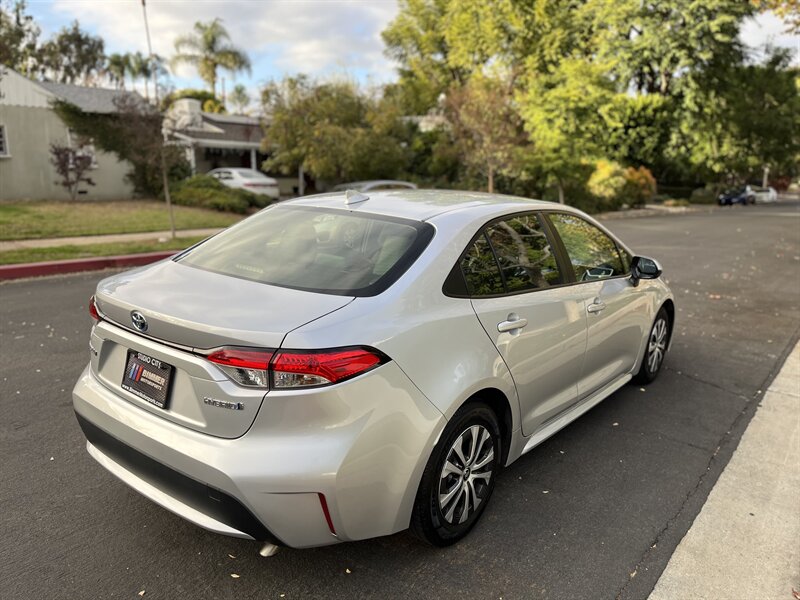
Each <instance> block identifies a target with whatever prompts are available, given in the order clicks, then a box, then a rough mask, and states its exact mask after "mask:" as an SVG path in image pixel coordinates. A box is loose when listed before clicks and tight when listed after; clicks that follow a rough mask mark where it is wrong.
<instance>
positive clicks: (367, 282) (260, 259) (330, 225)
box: [176, 205, 434, 296]
mask: <svg viewBox="0 0 800 600" xmlns="http://www.w3.org/2000/svg"><path fill="white" fill-rule="evenodd" d="M433 233H434V230H433V227H432V226H430V225H428V224H426V223H422V222H419V221H411V220H407V219H395V218H389V217H383V216H378V215H371V214H367V213H355V212H351V211H344V210H342V211H339V210H327V209H318V208H311V207H299V206H287V205H284V206H276V207H274V208H271V209H268V210H265V211H262V212H260V213H258V214H257V215H254V216H252V217H250V218H249V219H246V220H245V221H243V222H242V223H241V224H239V225H237V226H235V227H232V228H230V229H228V230H226V231H224V232H222V233H220V234H219V235H217V236H215V237H213V238H211V239H210V240H208V241H206V242H204V243H202V244H200V245H199V246H197V247H195V248H193V249H191V250H189V251H188V252H186V253H184V254H182V255H181V256H179V257H178V258H177V259H176V260H178V261H179V262H181V263H182V264H185V265H190V266H193V267H198V268H201V269H205V270H208V271H213V272H215V273H221V274H223V275H231V276H234V277H240V278H243V279H250V280H252V281H258V282H261V283H267V284H271V285H277V286H281V287H288V288H294V289H301V290H307V291H312V292H319V293H326V294H338V295H346V296H374V295H376V294H379V293H381V292H382V291H384V290H385V289H386V288H388V287H389V286H390V285H391V284H392V283H394V282H395V281H396V280H397V279H398V278H399V277H400V275H402V274H403V273H404V272H405V271H406V269H408V267H409V266H411V264H412V263H413V262H414V260H416V258H417V257H418V256H419V255H420V253H421V252H422V251H423V250H424V249H425V247H426V246H427V244H428V242H429V241H430V240H431V238H432V237H433Z"/></svg>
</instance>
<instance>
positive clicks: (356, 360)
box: [270, 348, 386, 389]
mask: <svg viewBox="0 0 800 600" xmlns="http://www.w3.org/2000/svg"><path fill="white" fill-rule="evenodd" d="M384 362H386V358H385V357H384V356H383V355H382V354H381V353H379V352H378V351H377V350H372V349H369V348H341V349H337V350H322V351H315V352H308V351H303V350H279V351H278V352H277V353H276V354H275V356H274V357H273V359H272V363H271V364H270V370H271V371H272V375H273V380H272V382H273V386H274V387H275V388H276V389H280V388H299V387H310V386H318V385H328V384H332V383H339V382H340V381H344V380H345V379H350V378H351V377H355V376H356V375H360V374H361V373H364V372H366V371H369V370H370V369H372V368H374V367H376V366H378V365H380V364H383V363H384Z"/></svg>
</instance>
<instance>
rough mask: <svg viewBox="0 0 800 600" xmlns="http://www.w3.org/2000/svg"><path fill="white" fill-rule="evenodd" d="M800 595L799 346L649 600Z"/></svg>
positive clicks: (789, 598) (789, 599)
mask: <svg viewBox="0 0 800 600" xmlns="http://www.w3.org/2000/svg"><path fill="white" fill-rule="evenodd" d="M792 589H795V590H797V591H800V343H798V344H797V345H796V346H795V347H794V349H793V350H792V353H791V354H790V355H789V357H788V358H787V359H786V363H785V364H784V365H783V367H782V368H781V371H780V373H779V374H778V376H777V377H776V378H775V380H774V381H773V382H772V385H770V387H769V389H768V390H767V391H766V393H765V394H764V396H763V398H762V400H761V403H760V404H759V407H758V410H757V411H756V413H755V415H754V416H753V420H752V421H751V422H750V424H749V425H748V427H747V430H746V431H745V433H744V435H743V436H742V439H741V441H740V442H739V447H738V448H737V449H736V451H735V452H734V454H733V456H732V457H731V460H730V462H729V463H728V465H727V466H726V467H725V470H724V471H723V472H722V475H720V478H719V480H718V481H717V483H716V484H715V485H714V488H713V489H712V490H711V493H710V494H709V496H708V499H707V500H706V503H705V505H704V506H703V509H702V510H701V511H700V514H699V515H697V518H696V519H695V521H694V523H693V524H692V526H691V528H690V529H689V531H688V532H687V533H686V535H685V536H684V538H683V540H682V541H681V543H680V544H679V545H678V547H677V548H676V550H675V552H674V553H673V555H672V558H670V561H669V563H668V564H667V567H666V569H664V572H663V573H662V574H661V578H660V579H659V580H658V583H657V584H656V586H655V588H654V589H653V592H652V594H651V595H650V598H649V600H689V599H700V598H702V599H706V598H708V599H713V600H718V599H723V598H725V599H728V598H731V599H733V598H737V599H738V598H758V599H759V600H766V599H772V598H775V599H777V600H792V598H793V597H794V596H793V595H792Z"/></svg>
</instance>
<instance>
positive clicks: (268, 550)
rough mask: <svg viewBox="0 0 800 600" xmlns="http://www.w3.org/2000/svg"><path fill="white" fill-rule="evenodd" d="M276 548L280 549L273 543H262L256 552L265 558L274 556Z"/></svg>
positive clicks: (276, 551)
mask: <svg viewBox="0 0 800 600" xmlns="http://www.w3.org/2000/svg"><path fill="white" fill-rule="evenodd" d="M278 550H280V547H278V546H276V545H275V544H264V547H263V548H261V550H259V551H258V553H259V554H260V555H261V556H263V557H264V558H267V557H269V556H275V555H276V554H277V553H278Z"/></svg>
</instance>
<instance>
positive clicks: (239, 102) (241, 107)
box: [228, 83, 250, 115]
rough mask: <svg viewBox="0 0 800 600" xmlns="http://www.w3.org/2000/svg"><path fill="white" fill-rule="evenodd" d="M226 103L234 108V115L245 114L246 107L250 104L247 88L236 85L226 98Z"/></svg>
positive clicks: (239, 84)
mask: <svg viewBox="0 0 800 600" xmlns="http://www.w3.org/2000/svg"><path fill="white" fill-rule="evenodd" d="M228 101H229V102H230V103H231V105H233V106H234V107H235V108H236V112H235V113H234V114H237V115H243V114H245V109H246V108H247V105H248V104H250V94H248V93H247V88H245V87H244V86H243V85H242V84H241V83H237V84H236V86H234V88H233V91H232V92H231V93H230V95H229V96H228Z"/></svg>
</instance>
